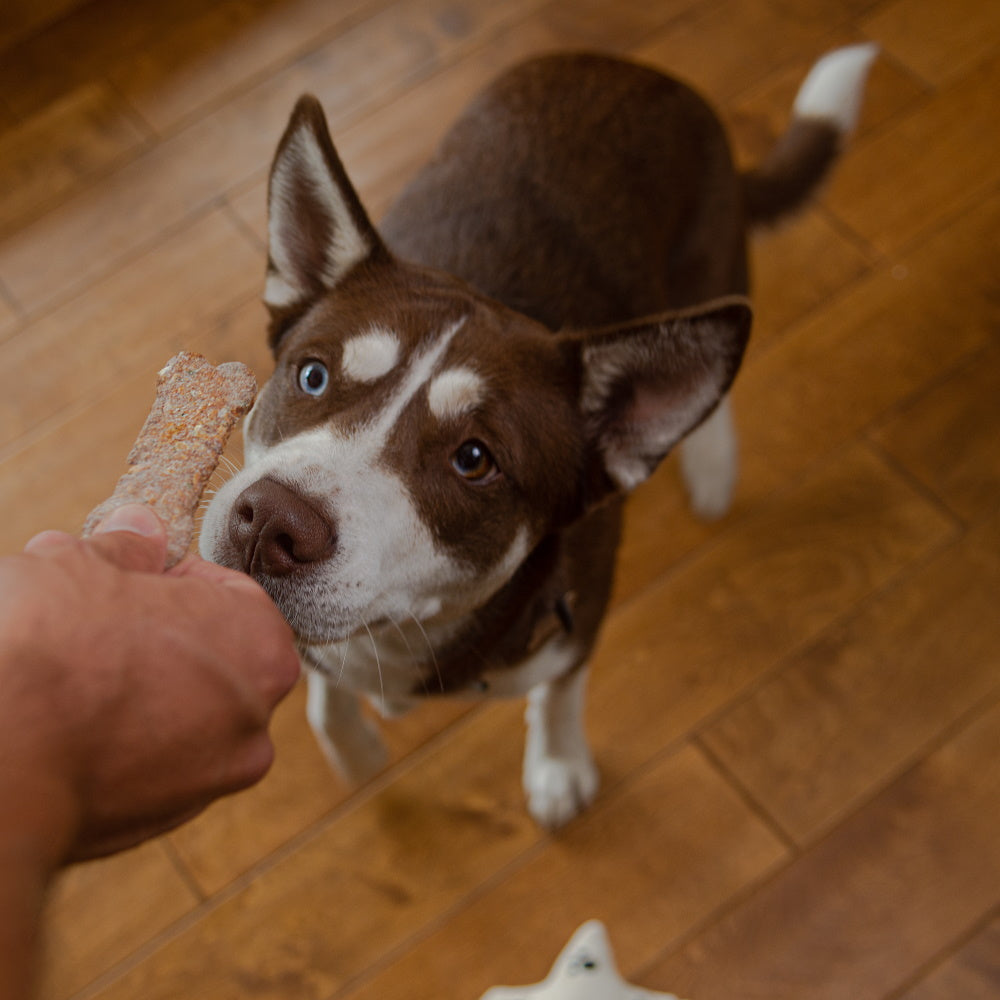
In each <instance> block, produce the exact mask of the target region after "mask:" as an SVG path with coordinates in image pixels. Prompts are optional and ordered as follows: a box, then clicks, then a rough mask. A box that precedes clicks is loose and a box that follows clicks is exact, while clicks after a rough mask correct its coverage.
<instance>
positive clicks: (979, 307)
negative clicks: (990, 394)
mask: <svg viewBox="0 0 1000 1000" xmlns="http://www.w3.org/2000/svg"><path fill="white" fill-rule="evenodd" d="M998 225H1000V196H997V195H994V196H992V197H990V198H988V199H986V200H985V201H983V202H981V203H980V204H979V205H978V206H977V207H976V208H975V210H973V211H970V212H968V213H967V214H966V215H964V216H962V217H961V218H959V219H957V220H956V221H955V222H954V223H953V224H952V225H950V226H948V227H947V228H945V229H943V230H942V231H941V232H939V233H937V234H935V236H934V237H933V238H932V239H929V240H927V242H926V243H924V244H922V245H921V246H920V247H919V248H917V249H915V250H914V251H913V252H912V253H910V254H908V255H907V256H906V257H905V258H904V259H903V261H902V262H901V266H900V267H886V268H884V269H881V270H879V271H877V272H876V273H874V274H873V275H871V276H870V277H868V278H864V279H862V280H860V281H858V282H856V283H855V284H854V285H852V286H851V287H850V289H848V291H847V292H846V293H845V294H843V295H841V296H840V297H838V298H837V299H836V300H834V301H833V302H831V303H830V305H829V306H828V307H827V308H824V309H823V310H822V311H821V312H818V313H816V314H815V315H814V316H812V317H809V318H808V319H807V320H806V321H805V322H804V323H802V324H800V325H798V326H797V327H796V328H795V329H794V331H791V332H790V333H789V334H788V336H786V337H785V338H783V340H782V341H781V343H779V344H777V345H775V347H774V348H773V349H772V350H770V351H767V352H765V353H764V354H763V355H762V356H760V357H758V358H757V359H756V360H755V361H753V362H752V363H751V364H749V365H748V366H747V367H746V368H745V369H744V371H743V372H742V373H741V375H740V377H739V378H738V379H737V381H736V386H735V390H734V400H735V405H736V407H737V410H736V412H737V414H738V419H739V422H740V432H741V436H742V441H743V485H742V489H743V490H744V491H753V492H756V491H761V490H766V489H767V488H768V484H772V485H773V484H776V483H780V482H783V481H787V480H788V478H789V477H794V476H796V475H798V474H800V473H801V470H802V469H804V468H807V467H808V465H809V464H810V463H811V462H813V461H815V460H816V459H817V458H818V457H819V456H822V455H824V454H826V453H827V452H828V451H829V450H830V449H831V448H835V447H837V446H838V445H839V444H840V443H842V442H843V441H845V440H848V439H849V438H851V437H852V436H854V435H856V434H857V433H858V432H859V431H860V430H862V429H863V428H864V427H865V426H866V425H868V424H869V423H871V422H872V421H875V420H877V419H878V418H879V417H880V416H881V415H883V414H885V413H886V412H887V411H889V410H890V409H892V408H893V407H895V406H896V404H897V403H898V401H899V400H900V399H905V398H906V397H907V396H909V395H911V394H913V393H915V392H917V391H919V390H920V389H921V388H922V387H924V386H926V385H927V384H929V383H930V382H931V381H932V380H933V379H935V378H936V376H937V374H938V373H939V372H940V371H941V370H942V369H947V368H949V367H951V366H952V365H955V364H957V363H959V362H960V361H961V360H962V359H963V358H964V357H968V356H971V355H972V354H973V353H975V352H976V351H977V350H979V349H980V348H982V347H983V346H984V345H985V344H987V343H988V342H989V341H990V339H991V338H992V335H993V330H994V327H995V310H994V307H993V305H992V298H991V297H992V291H991V289H992V288H993V287H994V283H995V267H994V260H993V255H992V253H991V252H989V251H988V250H987V249H986V248H988V247H990V246H991V244H992V239H993V235H994V234H995V233H996V231H997V227H998ZM955 296H960V297H961V300H962V303H963V315H962V322H961V323H959V324H956V323H955V322H954V313H953V311H952V303H953V302H954V299H955Z"/></svg>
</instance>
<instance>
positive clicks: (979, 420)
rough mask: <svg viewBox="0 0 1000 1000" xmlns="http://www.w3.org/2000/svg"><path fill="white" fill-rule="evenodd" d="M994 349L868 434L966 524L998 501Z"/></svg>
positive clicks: (999, 403) (997, 359) (997, 363)
mask: <svg viewBox="0 0 1000 1000" xmlns="http://www.w3.org/2000/svg"><path fill="white" fill-rule="evenodd" d="M997 427H1000V347H998V345H996V344H991V345H989V346H988V347H987V348H986V349H985V351H983V353H981V354H978V355H976V356H975V357H973V358H972V359H971V360H970V361H969V362H968V363H967V364H965V365H963V366H962V367H961V368H960V369H959V370H958V371H956V372H955V373H954V374H953V375H952V376H951V377H950V378H948V379H946V380H945V381H943V382H942V383H940V384H939V385H935V386H933V387H932V388H931V389H929V390H928V391H927V392H926V393H924V394H923V395H921V396H919V397H918V398H917V399H915V400H913V402H912V403H910V404H909V405H907V406H905V407H903V408H901V409H900V411H899V412H898V413H895V414H894V415H893V416H892V417H891V418H890V419H889V420H888V421H887V422H886V423H885V424H884V425H883V426H881V427H879V428H878V429H877V430H876V431H875V432H874V434H873V437H874V439H875V440H876V441H877V442H878V443H879V445H880V446H881V447H883V448H885V449H886V450H887V451H888V452H890V453H891V454H892V455H893V457H894V458H895V459H896V460H897V461H899V462H900V463H901V464H902V465H903V466H905V468H906V469H907V470H908V471H910V472H911V473H912V474H913V475H914V476H915V477H916V478H918V479H919V480H920V481H921V482H922V483H924V484H925V485H926V486H927V487H928V489H930V490H932V491H933V492H934V493H935V495H936V496H938V497H940V498H941V499H942V500H943V501H944V502H945V503H946V504H948V506H949V507H950V508H951V509H952V510H955V511H957V512H958V513H959V514H960V515H961V516H962V517H964V518H965V519H967V520H969V521H977V520H980V519H982V518H984V517H989V516H990V515H991V514H992V513H993V512H994V511H995V510H996V509H997V498H998V497H1000V448H997V446H996V439H995V437H994V435H993V434H991V433H990V429H991V428H992V429H993V431H994V432H995V430H996V428H997Z"/></svg>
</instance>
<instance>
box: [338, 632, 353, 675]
mask: <svg viewBox="0 0 1000 1000" xmlns="http://www.w3.org/2000/svg"><path fill="white" fill-rule="evenodd" d="M350 651H351V637H350V636H349V635H348V636H347V637H346V638H345V639H344V651H343V653H341V655H340V670H339V671H338V672H337V683H336V685H335V687H338V688H339V687H340V682H341V681H342V680H343V679H344V668H345V667H346V666H347V654H348V653H349V652H350Z"/></svg>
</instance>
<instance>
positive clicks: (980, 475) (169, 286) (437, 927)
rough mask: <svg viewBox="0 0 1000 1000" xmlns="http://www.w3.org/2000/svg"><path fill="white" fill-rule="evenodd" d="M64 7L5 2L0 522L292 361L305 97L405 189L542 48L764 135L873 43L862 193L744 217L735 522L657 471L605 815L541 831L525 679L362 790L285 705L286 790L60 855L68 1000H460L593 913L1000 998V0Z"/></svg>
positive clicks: (842, 980) (924, 989) (695, 944)
mask: <svg viewBox="0 0 1000 1000" xmlns="http://www.w3.org/2000/svg"><path fill="white" fill-rule="evenodd" d="M49 3H50V5H51V7H52V8H53V10H54V11H55V12H56V13H59V12H60V11H61V12H62V14H61V16H62V20H56V21H54V22H53V23H51V24H50V25H49V26H48V27H47V28H46V27H44V26H40V25H39V24H38V23H37V20H38V17H37V8H34V9H36V16H35V17H34V18H33V21H34V23H32V24H30V25H25V26H23V30H21V31H19V30H18V25H17V24H13V25H11V24H5V25H2V26H0V40H4V41H6V42H8V43H9V48H8V50H7V51H6V52H5V53H3V54H2V56H0V511H2V515H3V516H2V525H0V551H4V552H10V551H15V550H17V549H19V548H20V547H21V545H23V543H24V541H25V540H26V539H27V538H28V537H29V536H30V535H31V534H32V533H34V532H35V531H37V530H39V529H42V528H45V527H61V528H66V529H71V530H72V529H75V528H76V527H77V526H78V525H79V524H80V522H81V520H82V517H83V515H84V514H85V512H86V511H87V510H88V509H89V508H90V507H91V506H92V505H93V504H94V503H95V502H97V501H98V500H99V499H101V498H102V497H103V496H104V495H105V494H107V493H108V492H109V490H110V488H111V486H112V485H113V483H114V480H115V479H116V477H117V476H118V474H119V472H120V471H121V470H122V468H123V463H124V456H125V454H126V451H127V449H128V446H129V444H130V442H131V440H132V438H133V437H134V435H135V432H136V430H137V428H138V426H139V424H140V423H141V421H142V419H143V417H144V415H145V412H146V409H147V407H148V405H149V403H150V400H151V396H152V379H153V374H154V373H155V371H156V370H157V369H158V368H159V367H160V366H161V365H162V363H163V362H164V361H165V360H166V359H167V358H168V357H169V356H170V355H171V354H173V353H174V352H175V351H176V350H177V349H178V348H180V347H185V348H190V349H194V350H199V351H201V352H202V353H205V354H207V355H209V356H210V357H211V358H213V360H223V359H227V358H240V359H242V360H245V361H247V362H248V363H250V364H252V365H253V366H254V367H255V368H256V370H257V371H258V372H259V373H260V374H263V375H266V374H267V372H268V366H269V362H268V359H267V355H266V351H265V349H264V344H263V320H264V314H263V308H262V306H261V305H260V303H259V295H260V292H261V288H262V274H263V263H264V247H263V228H264V221H265V220H264V185H265V177H266V171H267V166H268V161H269V158H270V155H271V153H272V150H273V148H274V145H275V143H276V141H277V138H278V136H279V134H280V132H281V130H282V128H283V124H284V120H285V117H286V116H287V114H288V112H289V110H290V108H291V105H292V103H293V101H294V99H295V97H296V96H297V95H298V94H299V93H300V92H302V91H304V90H311V91H314V92H315V93H317V94H318V95H319V96H320V97H321V98H322V100H323V102H324V104H325V106H326V107H327V109H328V112H329V115H330V119H331V125H332V128H333V131H334V134H335V138H336V140H337V142H338V145H339V147H340V149H341V151H342V153H343V156H344V158H345V161H346V163H347V166H348V169H349V171H350V173H351V174H352V176H353V177H354V179H355V181H356V183H357V184H358V186H359V189H360V191H361V193H362V195H363V197H364V198H365V199H366V201H367V202H368V204H369V206H370V207H371V209H372V211H373V213H374V215H375V216H376V217H378V216H379V215H380V214H381V212H382V211H383V210H384V208H385V206H386V205H387V204H388V202H389V201H390V200H391V197H392V195H393V193H394V192H395V191H396V190H398V188H399V186H400V184H401V183H402V182H403V181H404V180H405V179H406V178H407V176H408V175H410V174H411V173H412V172H413V171H414V169H415V168H416V167H417V165H418V164H419V163H420V162H421V161H422V159H423V158H424V157H425V156H426V155H427V153H428V152H429V150H430V149H431V148H432V147H433V145H434V143H435V142H436V139H437V137H438V136H439V135H440V134H441V133H442V131H443V129H444V128H445V127H446V125H447V124H448V123H449V121H450V120H451V119H452V117H453V116H454V114H455V113H456V111H457V110H458V108H460V107H461V106H462V104H463V103H464V102H465V101H466V100H467V99H468V97H469V96H470V95H471V94H472V93H473V92H474V91H475V90H476V89H477V88H478V87H479V86H480V85H482V84H483V83H485V82H486V81H487V80H488V79H489V78H491V77H492V76H493V75H494V74H495V73H496V72H497V71H498V70H499V69H501V68H502V67H504V66H506V65H508V64H510V63H511V62H512V61H514V60H516V59H518V58H519V57H521V56H524V55H527V54H530V53H534V52H538V51H541V50H547V49H552V48H556V47H560V46H572V47H581V46H585V47H602V48H604V49H609V50H612V51H616V52H621V53H627V54H631V55H633V56H635V57H638V58H641V59H643V60H646V61H648V62H651V63H654V64H656V65H659V66H663V67H670V68H672V69H674V70H675V71H677V72H679V73H680V74H682V75H683V76H685V77H686V78H687V79H689V80H690V81H691V82H693V83H694V84H695V85H696V86H698V87H699V88H700V89H701V90H702V91H703V92H704V93H706V94H707V95H709V96H710V97H711V98H712V99H713V100H714V101H715V102H716V103H717V104H718V105H719V107H720V109H721V111H722V113H723V115H724V117H725V119H726V121H727V122H728V123H729V125H730V127H731V130H732V134H733V137H734V142H735V144H736V147H737V149H738V151H739V155H740V157H741V158H742V159H743V160H750V159H752V158H753V157H754V156H756V155H758V154H759V153H760V151H761V150H763V149H765V148H766V147H767V145H768V142H769V141H770V139H771V138H772V137H773V136H774V135H775V134H776V133H777V131H778V130H780V128H781V127H782V126H783V124H784V121H785V119H786V114H787V109H788V107H789V106H790V102H791V99H792V96H793V94H794V91H795V88H796V86H797V84H798V82H799V80H800V79H801V77H802V75H803V74H804V72H805V71H806V69H807V67H808V65H809V64H810V63H811V61H812V60H813V59H814V58H816V57H817V56H818V55H819V54H820V53H822V52H823V51H824V50H826V49H828V48H830V47H833V46H836V45H839V44H843V43H846V42H850V41H854V40H858V39H865V38H868V39H874V40H876V41H877V42H879V43H880V44H881V46H882V47H883V57H882V59H881V61H880V62H879V64H878V65H877V67H876V69H875V71H874V73H873V76H872V79H871V86H870V92H869V99H868V102H867V104H866V109H865V114H864V120H863V123H862V127H861V130H860V132H859V134H858V136H857V138H856V141H855V142H854V144H853V146H852V148H851V150H850V151H849V153H848V154H847V155H846V157H845V159H844V161H843V163H842V165H841V168H840V170H839V172H838V174H837V176H836V178H835V180H834V181H833V183H832V184H831V185H830V186H829V187H828V188H827V189H826V191H825V192H824V194H823V197H822V199H821V200H820V201H819V203H817V204H816V205H815V206H814V207H812V208H811V209H810V210H809V211H807V212H805V213H804V214H803V215H802V216H801V217H800V218H799V219H798V220H796V221H795V222H794V223H793V224H790V225H788V226H786V227H784V228H783V229H781V230H780V231H778V232H776V233H771V234H768V235H762V236H760V238H759V239H757V240H756V242H755V245H754V258H753V263H754V272H755V287H756V303H757V322H756V326H755V333H754V340H753V344H752V347H751V350H750V353H749V357H748V360H747V363H746V366H745V368H744V371H743V373H742V375H741V377H740V380H739V382H738V384H737V388H736V391H735V406H736V409H737V413H738V418H739V420H740V423H741V427H742V443H743V478H742V483H741V486H740V490H739V496H738V500H737V503H736V506H735V509H734V510H733V512H732V513H731V514H730V515H729V516H728V517H726V518H725V519H724V520H723V521H721V522H720V523H718V524H714V525H710V526H706V525H704V524H700V523H698V522H696V521H695V520H694V519H693V518H692V517H691V516H690V514H689V513H688V512H687V511H686V509H685V506H684V501H683V498H682V496H681V493H680V490H679V487H678V483H677V470H676V467H675V465H674V463H673V462H672V461H670V462H668V463H666V465H665V467H664V468H663V469H661V470H660V471H659V472H658V473H657V475H656V476H655V477H654V479H653V481H652V482H650V483H649V484H647V485H646V486H644V487H643V488H642V489H641V490H640V491H639V492H638V494H637V495H636V496H635V497H634V500H633V503H632V506H631V510H630V520H629V528H628V537H627V542H626V545H625V547H624V552H623V558H622V563H621V571H620V578H619V581H618V587H617V594H616V599H615V606H614V611H613V614H612V616H611V618H610V620H609V622H608V625H607V628H606V632H605V634H604V637H603V641H602V643H601V646H600V650H599V655H598V657H597V661H596V663H595V669H594V681H593V686H592V696H591V700H590V707H589V711H588V728H589V731H590V733H591V735H592V740H593V744H594V746H595V748H596V753H597V757H598V760H599V763H600V767H601V770H602V773H603V787H602V791H601V794H600V797H599V799H598V801H597V803H596V805H595V806H594V807H593V808H592V809H591V810H590V811H589V812H588V813H587V814H586V815H585V816H584V817H582V818H581V819H579V820H578V821H576V822H574V823H573V824H572V825H570V827H569V828H568V829H566V830H565V831H564V832H562V833H560V834H559V835H557V836H551V835H547V834H545V833H542V832H540V831H539V830H538V829H536V828H535V827H534V826H533V825H532V823H531V822H530V821H529V819H528V817H527V815H526V813H525V811H524V809H523V806H522V801H521V792H520V789H519V757H520V752H521V740H522V733H521V706H520V705H516V704H498V705H492V706H483V707H472V706H469V705H465V704H440V705H435V706H428V707H427V708H426V709H425V710H421V711H419V712H417V713H416V714H414V715H412V716H410V717H407V718H405V719H403V720H400V721H398V722H395V723H392V724H391V725H390V726H389V728H388V732H389V738H390V740H391V743H392V750H393V759H392V764H391V766H390V767H389V768H388V769H387V770H386V771H385V772H384V773H383V774H382V775H381V776H380V777H379V778H378V779H377V780H375V781H374V782H372V783H371V784H370V785H368V786H366V787H363V788H360V789H356V790H350V789H346V788H344V787H343V786H342V785H341V784H339V783H338V781H337V780H336V779H335V778H334V777H333V776H332V775H331V774H330V773H329V772H328V771H327V769H326V766H325V765H324V763H323V762H322V760H321V758H320V756H319V753H318V751H317V750H316V749H315V748H314V746H313V743H312V739H311V736H310V735H309V733H308V731H307V728H306V725H305V723H304V719H303V697H302V691H301V690H298V691H296V692H295V693H294V694H293V696H292V697H291V698H290V699H289V701H288V702H287V703H286V704H285V705H283V706H282V709H281V711H280V712H279V715H278V718H277V720H276V724H275V737H276V741H277V745H278V760H277V764H276V766H275V767H274V769H273V771H272V773H271V774H270V775H269V777H268V778H267V779H266V780H265V781H264V782H263V784H261V785H260V786H259V787H258V788H256V789H254V790H252V791H251V792H249V793H247V794H244V795H242V796H238V797H235V798H233V799H230V800H227V801H225V802H222V803H220V804H218V805H217V806H215V807H213V808H212V809H211V810H209V811H208V813H206V814H205V815H204V816H203V817H201V818H200V819H199V820H197V821H196V822H194V823H192V824H191V825H190V826H188V827H186V828H184V829H182V830H180V831H178V832H176V833H175V834H173V835H171V836H169V837H167V838H164V839H162V840H160V841H157V842H155V843H152V844H149V845H147V846H144V847H142V848H140V849H139V850H136V851H134V852H131V853H129V854H126V855H124V856H121V857H118V858H114V859H111V860H108V861H104V862H100V863H96V864H92V865H89V866H85V867H80V868H77V869H74V870H72V871H69V872H68V873H67V874H66V875H65V877H64V878H63V879H62V881H61V884H60V886H59V887H58V891H57V893H56V895H55V898H54V900H53V904H52V907H51V912H50V916H49V921H48V932H47V938H48V948H47V954H46V957H45V960H44V970H43V973H42V980H43V983H42V989H41V996H42V997H43V998H44V1000H69V998H80V1000H82V998H91V997H100V998H101V1000H125V998H129V1000H140V998H141V1000H161V998H162V1000H165V998H185V1000H190V998H194V997H204V998H210V1000H227V998H274V1000H277V998H296V1000H302V998H306V1000H333V998H338V1000H339V998H345V1000H346V998H351V1000H355V998H356V1000H361V998H366V1000H367V998H379V1000H390V998H400V1000H403V998H407V1000H415V998H435V1000H442V998H447V1000H450V998H455V1000H477V998H478V997H479V995H480V993H481V992H482V991H483V989H484V988H486V987H487V986H489V985H491V984H495V983H525V982H533V981H536V980H538V979H540V978H542V977H543V976H544V975H545V973H546V972H547V970H548V968H549V965H550V963H551V961H552V959H553V958H554V956H555V955H556V953H557V952H558V950H559V948H560V947H561V946H562V944H563V943H564V942H565V940H566V939H568V937H569V936H570V934H571V932H572V931H573V930H574V929H575V928H576V927H577V926H578V925H579V924H581V923H582V922H583V921H584V920H586V919H588V918H591V917H599V918H601V919H602V920H604V921H605V923H606V924H607V926H608V929H609V931H610V934H611V937H612V940H613V942H614V945H615V948H616V951H617V955H618V961H619V964H620V966H621V969H622V972H623V973H624V974H625V975H626V976H627V977H628V978H629V979H630V980H632V981H634V982H636V983H639V984H641V985H643V986H646V987H650V988H655V989H659V990H671V991H676V992H678V993H679V994H681V995H684V996H689V997H692V998H694V1000H722V998H727V1000H737V998H739V1000H742V998H759V1000H774V998H789V1000H808V998H821V997H822V998H831V1000H868V998H871V1000H889V998H900V1000H904V998H905V1000H985V998H987V997H990V998H996V997H998V996H1000V324H998V313H1000V310H998V301H1000V299H998V292H1000V268H998V263H997V262H998V249H1000V244H998V234H1000V140H998V134H1000V132H998V117H997V99H998V94H1000V5H997V4H996V3H995V2H993V0H951V2H949V3H947V4H946V3H943V2H940V0H662V2H656V0H502V2H500V0H219V2H206V0H145V2H143V3H135V2H132V0H95V2H91V3H89V4H86V5H79V6H78V9H77V10H75V12H74V11H72V10H69V11H67V10H66V8H67V7H68V6H69V4H68V3H67V2H66V0H49ZM31 6H32V5H30V4H14V6H13V8H12V10H13V12H14V13H13V16H15V17H16V16H17V10H18V9H19V8H22V7H23V9H24V10H25V11H27V10H28V9H29V8H31ZM29 29H30V30H29ZM237 453H238V449H237ZM0 808H2V806H0Z"/></svg>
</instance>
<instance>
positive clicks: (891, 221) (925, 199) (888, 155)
mask: <svg viewBox="0 0 1000 1000" xmlns="http://www.w3.org/2000/svg"><path fill="white" fill-rule="evenodd" d="M998 89H1000V57H993V58H990V59H987V60H985V61H984V62H982V63H980V64H978V65H977V66H976V67H975V68H974V69H973V70H971V71H970V72H969V73H967V74H965V75H963V76H961V77H960V78H958V79H957V80H956V81H955V82H954V83H952V84H949V85H948V86H947V87H946V88H944V89H942V90H941V91H940V92H939V93H938V94H936V95H935V96H934V97H933V98H932V99H931V100H929V101H928V102H927V103H926V104H925V105H923V106H921V107H920V108H917V109H915V110H914V111H913V112H912V113H910V114H908V115H906V116H905V117H904V118H902V119H901V120H899V121H898V122H896V123H894V124H893V125H892V126H891V127H890V128H888V129H886V130H885V131H884V132H880V133H879V134H878V135H877V136H875V137H872V139H871V140H870V141H868V142H865V143H861V144H859V145H858V147H857V148H856V149H855V150H854V151H853V153H852V155H851V156H850V157H849V158H848V159H846V160H845V161H844V163H842V164H841V167H840V169H839V170H838V171H837V173H836V175H835V176H834V177H833V180H832V181H831V184H830V187H829V190H828V192H827V193H826V195H825V197H824V202H825V204H826V205H828V206H829V208H830V209H831V211H833V212H835V213H836V214H837V216H839V217H840V218H841V219H843V220H844V222H846V223H847V224H848V225H849V226H851V227H852V228H853V229H854V230H855V231H856V232H858V233H860V234H861V235H862V236H863V237H864V238H865V239H866V240H868V241H869V242H870V243H872V244H873V245H874V246H876V247H878V249H879V250H881V251H882V252H883V253H887V254H892V253H897V252H899V250H900V249H901V248H903V247H905V246H907V245H908V244H909V243H911V242H912V241H913V240H915V239H916V238H917V237H919V236H922V235H926V234H927V233H930V232H933V231H934V230H935V229H936V228H938V227H939V226H940V225H941V224H942V223H944V222H946V221H948V220H949V219H951V218H954V217H955V215H957V214H958V213H959V212H961V211H962V210H963V208H968V207H972V206H976V205H978V204H979V203H980V202H981V201H982V200H983V199H984V198H985V197H986V196H987V195H988V194H989V193H990V192H991V191H992V190H993V189H994V188H995V187H996V184H997V181H998V180H1000V165H998V163H1000V161H998V157H997V148H998V147H997V137H996V128H995V124H996V122H995V117H996V107H995V104H994V101H993V94H995V93H997V91H998Z"/></svg>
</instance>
